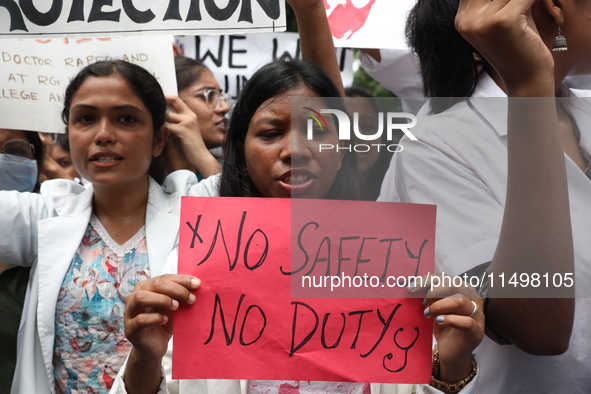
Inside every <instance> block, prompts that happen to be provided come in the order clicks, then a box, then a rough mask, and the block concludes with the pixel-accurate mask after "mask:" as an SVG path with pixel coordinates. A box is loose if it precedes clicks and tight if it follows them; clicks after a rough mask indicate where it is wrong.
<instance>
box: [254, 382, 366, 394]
mask: <svg viewBox="0 0 591 394" xmlns="http://www.w3.org/2000/svg"><path fill="white" fill-rule="evenodd" d="M247 387H248V389H247V393H248V394H371V386H370V384H369V383H351V382H311V381H298V380H291V381H281V380H249V381H248V386H247Z"/></svg>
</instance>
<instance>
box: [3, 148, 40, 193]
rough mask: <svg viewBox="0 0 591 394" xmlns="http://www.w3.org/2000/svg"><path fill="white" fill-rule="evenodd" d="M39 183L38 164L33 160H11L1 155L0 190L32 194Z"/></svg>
mask: <svg viewBox="0 0 591 394" xmlns="http://www.w3.org/2000/svg"><path fill="white" fill-rule="evenodd" d="M36 183H37V162H36V161H35V160H31V159H22V158H21V159H19V160H11V159H8V158H7V157H6V155H5V154H4V153H0V190H16V191H19V192H32V191H33V190H34V189H35V184H36Z"/></svg>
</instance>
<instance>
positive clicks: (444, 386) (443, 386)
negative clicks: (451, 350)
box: [430, 353, 477, 394]
mask: <svg viewBox="0 0 591 394" xmlns="http://www.w3.org/2000/svg"><path fill="white" fill-rule="evenodd" d="M432 365H433V376H431V383H430V385H431V386H432V387H435V388H436V389H437V390H441V391H443V392H444V393H446V394H456V393H458V392H460V390H461V389H463V388H464V387H466V385H468V383H470V382H471V381H472V379H473V378H474V376H476V371H477V364H476V359H475V358H474V355H472V371H470V375H468V376H466V377H465V378H464V379H462V380H460V381H459V382H455V383H447V382H442V381H441V380H438V379H437V378H438V377H439V353H434V354H433V363H432Z"/></svg>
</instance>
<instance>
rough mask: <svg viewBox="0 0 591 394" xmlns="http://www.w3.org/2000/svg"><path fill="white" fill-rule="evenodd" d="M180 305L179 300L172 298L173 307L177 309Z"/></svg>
mask: <svg viewBox="0 0 591 394" xmlns="http://www.w3.org/2000/svg"><path fill="white" fill-rule="evenodd" d="M178 307H179V302H178V301H177V300H172V308H173V309H177V308H178Z"/></svg>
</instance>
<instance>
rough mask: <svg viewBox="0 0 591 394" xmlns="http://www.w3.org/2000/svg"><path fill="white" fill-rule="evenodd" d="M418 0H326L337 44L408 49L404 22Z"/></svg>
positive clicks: (341, 45)
mask: <svg viewBox="0 0 591 394" xmlns="http://www.w3.org/2000/svg"><path fill="white" fill-rule="evenodd" d="M415 2H416V0H324V4H325V6H326V12H327V14H328V22H329V24H330V29H331V31H332V35H333V39H334V43H335V46H337V47H349V48H391V49H406V48H407V45H406V40H405V37H404V26H405V24H406V18H407V14H408V12H409V11H410V10H411V8H412V7H413V6H414V5H415Z"/></svg>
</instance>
